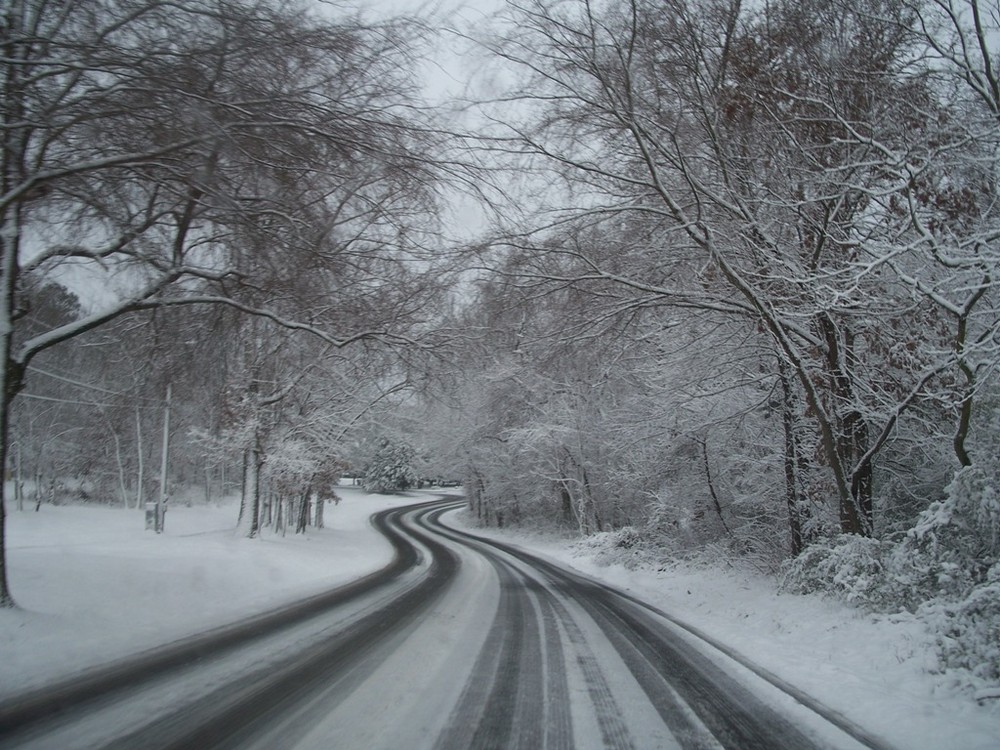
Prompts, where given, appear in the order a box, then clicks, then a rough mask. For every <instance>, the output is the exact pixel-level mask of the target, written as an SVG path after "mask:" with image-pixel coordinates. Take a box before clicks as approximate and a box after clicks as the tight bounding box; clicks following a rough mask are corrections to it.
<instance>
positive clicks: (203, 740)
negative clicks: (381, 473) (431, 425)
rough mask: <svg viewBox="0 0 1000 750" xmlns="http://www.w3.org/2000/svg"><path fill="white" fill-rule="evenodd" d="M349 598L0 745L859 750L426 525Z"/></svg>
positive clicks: (18, 718)
mask: <svg viewBox="0 0 1000 750" xmlns="http://www.w3.org/2000/svg"><path fill="white" fill-rule="evenodd" d="M459 504H460V500H457V499H456V498H443V499H440V500H437V501H435V502H432V503H425V504H422V505H418V506H409V507H405V508H397V509H394V510H391V511H387V512H383V513H381V514H378V515H377V516H376V517H375V519H374V523H375V524H376V526H377V528H379V530H380V531H382V533H383V534H385V535H386V536H387V538H388V539H389V540H390V542H391V543H392V544H393V546H394V548H395V551H396V554H395V557H394V559H393V561H392V563H390V564H389V565H388V566H386V568H384V569H382V570H380V571H378V572H376V573H374V574H372V575H370V576H368V577H366V578H365V579H362V580H360V581H358V582H355V583H354V584H351V585H350V586H346V587H341V588H338V589H335V590H333V591H330V592H327V593H325V594H322V595H319V596H315V597H312V598H310V599H308V600H305V601H303V602H300V603H298V604H296V605H293V606H291V607H285V608H283V609H281V610H275V611H272V612H269V613H266V614H264V615H261V616H259V617H256V618H253V619H252V620H249V621H245V622H242V623H239V624H236V625H233V626H231V627H228V628H221V629H219V630H217V631H213V632H212V633H208V634H205V635H203V636H199V637H198V638H194V639H188V640H186V641H183V642H179V643H177V644H174V645H172V646H170V647H168V648H166V649H161V650H159V651H158V652H157V653H155V654H147V655H143V656H141V657H139V658H136V659H132V660H129V661H127V662H122V663H119V664H116V665H113V666H111V667H108V668H106V669H103V670H98V671H95V672H93V673H90V674H87V675H85V676H82V677H80V678H77V679H75V680H72V681H68V682H66V683H64V684H61V685H55V686H52V687H51V688H50V689H48V690H44V691H36V692H34V693H32V694H29V695H25V696H22V698H20V699H18V700H15V701H9V702H7V703H5V704H2V705H0V746H2V747H4V748H59V749H60V750H71V749H72V748H120V749H121V750H126V749H129V748H144V749H146V748H148V749H150V750H152V749H154V748H199V749H201V748H204V749H208V748H275V747H282V748H299V749H300V750H303V749H306V748H316V749H317V750H319V749H321V748H322V749H324V750H327V749H329V748H340V749H343V750H355V749H357V750H375V749H377V748H393V749H395V748H412V749H414V750H416V749H418V748H426V749H427V750H465V749H466V748H483V749H485V748H497V749H500V748H525V749H527V748H531V749H532V750H535V749H537V748H553V749H562V748H565V749H567V750H568V749H569V748H580V749H581V750H584V749H586V748H622V749H624V748H637V749H638V750H646V749H647V748H650V749H652V748H664V749H667V748H682V749H683V750H689V749H694V748H699V749H700V748H727V749H728V748H733V749H736V748H739V749H740V750H743V749H744V748H745V749H748V750H753V749H754V748H761V749H763V748H767V749H768V750H782V749H786V748H787V749H788V750H791V749H792V748H794V749H795V750H799V749H803V750H808V749H809V748H845V749H846V748H869V749H870V750H887V746H886V745H885V744H883V743H880V742H879V740H878V739H877V738H874V737H871V736H869V735H867V734H865V733H864V732H863V731H861V730H860V729H858V728H857V727H854V726H853V725H851V724H850V723H849V722H847V721H846V720H843V719H841V718H840V717H838V716H837V715H836V714H834V713H833V712H830V711H826V710H825V709H823V707H822V706H819V705H818V704H815V703H814V702H812V701H811V699H809V698H808V696H802V695H799V694H795V693H794V691H790V690H789V689H788V686H785V685H783V684H782V683H780V681H777V680H776V679H768V675H766V674H761V673H760V670H754V669H753V665H748V664H746V663H742V662H740V661H739V660H738V659H734V658H732V657H733V656H734V655H733V654H730V653H726V651H725V648H724V647H723V648H719V647H718V646H720V645H721V644H711V643H708V642H706V640H705V639H703V638H700V637H699V634H698V633H697V632H694V631H691V630H690V629H685V628H684V627H683V626H682V625H679V624H678V623H677V622H676V621H672V620H671V618H670V617H669V616H667V615H666V614H665V613H662V612H659V611H657V610H654V609H652V608H650V607H648V606H646V605H644V604H643V603H642V602H639V601H636V600H634V599H632V598H630V597H629V596H627V595H625V594H622V593H620V592H617V591H615V590H614V589H611V588H609V587H606V586H603V585H600V584H598V583H595V582H594V581H592V580H590V579H587V578H585V577H582V576H579V575H576V574H573V573H571V572H569V571H567V570H565V569H563V568H561V567H559V566H556V565H553V564H551V563H549V562H546V561H544V560H540V559H538V558H536V557H534V556H532V555H529V554H527V553H525V552H523V551H520V550H517V549H515V548H511V547H508V546H505V545H502V544H498V543H496V542H490V541H487V540H484V539H479V538H477V537H474V536H471V535H468V534H465V533H463V532H461V531H458V530H456V529H454V528H450V527H448V526H447V525H446V523H443V522H442V519H441V517H442V515H443V514H446V513H447V512H449V511H451V510H454V509H455V508H456V507H458V505H459Z"/></svg>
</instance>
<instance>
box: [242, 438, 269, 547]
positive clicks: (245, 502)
mask: <svg viewBox="0 0 1000 750" xmlns="http://www.w3.org/2000/svg"><path fill="white" fill-rule="evenodd" d="M262 463H263V462H262V461H261V452H260V449H259V448H258V447H257V446H256V445H255V446H254V447H253V448H250V449H247V450H245V451H243V495H242V497H241V499H240V514H239V517H238V519H237V521H236V526H237V528H238V529H240V531H241V533H242V534H243V535H244V536H246V537H247V538H248V539H253V538H254V537H255V536H257V534H258V532H259V531H260V467H261V465H262Z"/></svg>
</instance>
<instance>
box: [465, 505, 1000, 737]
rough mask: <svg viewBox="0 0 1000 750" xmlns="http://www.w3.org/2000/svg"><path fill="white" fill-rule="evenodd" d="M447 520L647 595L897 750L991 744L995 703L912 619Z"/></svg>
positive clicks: (996, 733) (741, 577)
mask: <svg viewBox="0 0 1000 750" xmlns="http://www.w3.org/2000/svg"><path fill="white" fill-rule="evenodd" d="M445 520H446V522H447V523H448V524H449V525H451V526H454V527H456V528H461V529H464V530H466V531H469V532H471V533H473V534H478V535H480V536H485V537H490V538H495V539H498V540H500V541H504V542H506V543H508V544H513V545H515V546H517V547H521V548H522V549H525V550H528V551H531V552H533V553H535V554H538V555H539V556H541V557H543V558H546V559H550V560H554V561H556V562H560V563H562V564H563V565H565V566H567V567H571V568H574V569H576V570H578V571H580V572H582V573H585V574H586V575H589V576H591V577H592V578H595V579H597V580H600V581H603V582H605V583H609V584H611V585H613V586H615V587H617V588H619V589H622V590H624V591H627V592H629V593H631V594H632V595H633V596H635V597H637V598H639V599H642V600H644V601H647V602H649V603H650V604H652V605H653V606H655V607H657V608H659V609H661V610H663V611H664V612H666V613H668V614H669V615H671V616H672V617H675V618H676V619H678V620H680V621H682V622H684V623H686V624H688V625H690V626H692V627H693V628H696V629H698V630H699V631H701V632H704V633H705V634H707V635H708V636H710V637H711V638H714V639H716V640H718V641H721V642H722V643H725V644H727V645H728V646H730V647H732V648H733V649H734V650H736V651H737V652H739V653H740V654H742V655H743V656H745V657H746V658H748V659H749V660H750V661H752V662H754V663H755V664H757V665H758V666H760V667H762V668H763V669H765V670H767V671H768V672H771V673H772V674H775V675H777V676H778V677H780V678H781V679H783V680H785V681H787V682H789V683H791V684H792V685H794V686H796V687H798V688H800V689H802V690H804V691H805V692H806V693H808V694H809V695H812V696H814V697H815V698H817V699H819V700H820V701H822V702H823V703H824V704H825V705H827V706H828V707H830V708H833V709H834V710H836V711H838V712H839V713H841V714H843V715H844V716H847V717H849V718H850V719H851V720H853V721H854V722H855V723H857V724H859V725H861V726H862V727H864V728H866V729H868V730H869V731H870V732H872V733H873V734H875V735H876V736H879V737H881V738H882V739H884V740H886V741H887V742H889V743H891V744H892V745H894V746H896V747H898V748H900V750H998V748H1000V700H995V701H992V703H990V704H988V705H983V706H980V705H978V704H976V702H975V701H973V700H972V699H971V697H970V696H969V695H968V694H965V693H962V692H961V691H960V690H959V689H957V687H956V685H955V681H954V680H949V679H948V678H946V677H944V676H942V675H936V674H933V673H932V670H933V668H934V667H935V665H936V661H937V660H936V658H935V655H934V647H933V644H932V643H931V641H930V638H929V636H928V634H927V633H926V632H925V630H924V629H923V626H922V625H920V624H919V623H917V622H915V621H914V620H912V619H907V618H895V619H888V618H875V617H872V616H868V615H865V614H863V613H861V612H859V611H858V610H855V609H852V608H850V607H847V606H845V605H843V604H841V603H839V602H835V601H831V600H829V599H827V598H824V597H821V596H818V595H810V596H798V595H792V594H781V593H779V592H778V591H777V590H776V582H775V580H774V579H773V578H769V577H767V576H764V575H760V574H756V573H755V572H753V571H750V570H745V569H744V570H740V569H734V568H731V567H725V568H723V567H718V568H714V569H706V568H698V567H693V566H676V567H672V568H671V569H669V570H665V571H656V570H652V569H645V570H643V569H628V568H626V567H625V566H624V565H620V564H614V565H607V564H601V563H599V562H598V561H597V558H598V555H597V554H595V551H594V548H593V547H588V545H586V544H581V543H579V542H573V541H571V540H560V539H558V538H555V537H553V536H546V535H541V534H531V533H526V532H523V531H510V530H504V531H503V532H500V531H497V530H496V529H489V530H486V529H479V528H475V527H473V526H471V525H470V523H469V519H467V518H465V517H464V514H451V515H449V516H446V517H445Z"/></svg>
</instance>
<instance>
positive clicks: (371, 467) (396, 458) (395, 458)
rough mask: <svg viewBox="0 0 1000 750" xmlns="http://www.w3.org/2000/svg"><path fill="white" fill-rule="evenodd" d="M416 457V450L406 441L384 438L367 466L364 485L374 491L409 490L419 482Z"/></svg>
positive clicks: (367, 490)
mask: <svg viewBox="0 0 1000 750" xmlns="http://www.w3.org/2000/svg"><path fill="white" fill-rule="evenodd" d="M415 458H416V453H415V451H414V450H413V448H411V447H410V446H409V445H407V444H406V443H403V442H401V441H396V440H390V439H389V438H382V439H381V440H379V442H378V445H377V447H376V448H375V451H374V453H373V454H372V456H371V459H370V460H369V461H368V465H367V466H365V470H364V478H363V480H362V486H363V487H364V488H365V491H366V492H372V493H393V492H402V491H404V490H408V489H409V488H410V487H413V486H414V485H416V483H417V472H416V470H415V469H414V467H413V464H414V459H415Z"/></svg>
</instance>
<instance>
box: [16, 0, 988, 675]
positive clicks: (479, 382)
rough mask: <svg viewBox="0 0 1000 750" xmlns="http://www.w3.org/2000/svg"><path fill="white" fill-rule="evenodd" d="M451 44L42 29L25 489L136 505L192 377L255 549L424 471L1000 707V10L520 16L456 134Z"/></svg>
mask: <svg viewBox="0 0 1000 750" xmlns="http://www.w3.org/2000/svg"><path fill="white" fill-rule="evenodd" d="M443 33H444V32H441V31H435V29H434V28H433V25H432V24H430V23H428V22H422V21H418V20H416V19H408V20H407V19H403V20H392V21H383V22H372V21H370V20H367V19H365V18H363V17H361V16H356V17H351V16H347V15H341V16H340V17H336V18H333V17H329V16H327V15H323V14H321V13H319V12H318V10H317V9H316V8H313V7H312V5H311V4H308V3H302V4H301V5H300V4H296V3H280V2H249V1H243V0H181V1H180V2H172V3H165V2H156V1H155V0H107V2H103V3H76V2H71V1H65V0H13V2H11V3H9V4H8V7H7V10H6V11H5V14H4V18H3V50H4V53H3V56H4V61H3V66H2V69H3V90H4V98H3V130H2V138H3V146H4V148H3V159H4V164H3V176H2V179H3V186H2V195H3V197H2V199H0V223H2V226H0V241H2V243H3V259H4V260H3V276H2V295H3V297H2V299H3V303H4V304H3V305H0V309H2V311H3V312H2V313H0V314H2V316H3V318H2V319H0V332H3V334H4V338H3V341H4V348H3V352H4V356H3V362H4V367H3V378H4V380H3V383H4V387H3V389H2V392H3V394H4V399H3V412H2V418H0V432H2V434H3V436H4V438H5V439H4V440H3V446H4V460H5V465H6V467H7V474H8V477H11V478H16V479H17V481H15V482H13V483H11V484H10V485H9V486H11V487H15V488H16V487H18V486H20V483H21V482H22V481H24V480H25V479H28V480H30V481H31V483H32V486H33V487H34V488H36V490H38V489H40V488H42V487H49V488H51V490H50V492H51V495H52V497H55V495H56V492H55V487H56V485H57V484H60V485H62V486H63V487H64V488H65V489H64V492H65V493H68V494H74V495H76V497H75V498H74V499H75V500H86V501H88V502H106V503H110V502H114V503H118V504H121V505H125V506H129V507H138V506H139V505H141V503H142V501H143V499H144V498H148V497H149V496H150V494H151V493H152V492H155V489H153V487H152V485H155V483H156V482H157V481H158V477H157V475H156V471H155V469H154V468H152V467H153V466H154V465H155V463H156V459H155V458H154V456H156V455H157V453H156V452H157V451H158V450H159V448H160V440H159V437H158V432H157V430H158V429H159V426H160V424H161V421H160V420H161V412H162V409H163V394H164V392H165V390H166V388H167V385H168V384H171V385H172V394H173V399H172V401H173V404H172V407H173V409H174V414H175V416H174V419H173V421H172V434H173V435H174V436H176V437H175V440H176V442H175V444H174V446H173V447H172V462H171V467H172V468H171V475H170V482H171V483H172V485H173V486H174V487H176V488H184V491H186V492H191V491H192V490H191V488H194V487H197V488H198V493H199V494H200V495H203V496H205V497H212V496H217V495H219V494H222V493H224V492H226V491H227V490H228V489H235V488H239V489H240V490H241V492H242V497H243V507H242V509H241V514H240V517H241V522H240V523H241V529H242V531H243V533H245V534H247V535H251V536H252V535H255V534H257V533H258V532H259V526H260V523H261V519H262V511H261V497H262V492H263V494H264V496H265V497H270V496H272V495H273V496H274V497H285V498H288V497H298V498H309V497H311V496H312V495H313V493H316V492H320V493H322V492H323V491H324V489H323V488H328V487H329V485H330V483H331V481H332V480H333V479H335V478H336V477H337V476H338V475H339V474H340V473H341V472H344V471H351V472H355V473H360V472H363V471H364V469H365V466H366V465H367V463H368V462H370V461H371V460H372V459H373V457H374V456H376V454H377V453H378V452H379V451H382V455H387V454H389V453H391V454H392V455H395V456H406V457H409V456H412V459H410V458H406V459H405V460H404V459H399V461H397V462H396V465H395V466H394V468H393V471H391V472H382V476H383V478H385V477H391V481H392V482H396V481H397V480H398V479H399V478H400V477H403V478H404V479H405V481H404V482H403V483H404V484H406V483H409V482H410V481H412V480H414V479H416V478H417V477H418V476H442V477H461V478H462V479H463V480H464V482H465V488H466V492H467V495H468V497H469V501H470V507H471V509H472V510H473V512H474V513H475V514H476V515H477V516H478V517H479V518H480V519H481V520H482V522H483V523H487V524H495V525H501V526H502V525H508V524H525V523H531V524H532V525H536V526H537V525H539V524H541V525H547V526H551V527H563V528H569V529H574V530H577V531H578V532H579V533H581V534H593V533H597V532H610V533H611V535H612V536H611V539H612V543H613V544H616V545H618V546H620V547H621V548H629V549H632V548H641V549H644V550H648V551H650V554H654V555H656V554H658V555H662V556H664V557H670V556H699V555H702V556H706V557H718V556H722V557H724V558H732V559H735V558H739V559H742V560H749V561H751V562H752V563H753V564H755V565H757V566H758V567H759V568H761V569H762V570H766V571H770V572H773V573H778V572H779V571H780V572H781V574H782V575H783V576H784V577H785V585H786V586H787V587H788V589H789V590H795V591H813V590H824V591H830V592H833V593H836V594H838V595H840V596H843V597H845V598H847V599H849V600H852V601H854V602H856V603H858V604H861V605H863V606H867V607H871V608H876V609H882V610H886V611H893V610H899V609H908V610H910V611H914V612H922V613H923V614H924V615H925V616H926V617H928V618H929V620H932V621H933V622H935V623H936V627H938V628H939V629H940V631H941V632H942V634H945V633H955V632H958V633H962V634H963V635H962V637H961V638H960V639H959V640H960V641H961V645H960V646H955V645H954V643H955V642H956V641H955V639H954V638H952V639H951V641H949V640H948V638H945V637H944V636H942V644H943V646H942V648H943V651H944V652H945V655H946V657H947V658H948V659H950V662H949V663H950V664H952V665H953V666H960V667H964V668H967V669H969V670H971V672H972V673H974V674H975V675H976V676H977V679H982V680H986V681H994V682H995V681H997V680H1000V653H998V647H997V646H996V644H997V643H998V642H1000V638H997V637H995V636H996V632H997V631H996V628H997V627H998V623H1000V568H998V566H997V556H998V553H1000V499H998V495H997V489H996V488H997V487H998V484H1000V460H998V458H997V457H998V455H1000V452H998V448H1000V422H998V417H1000V413H998V410H997V403H998V396H1000V390H998V384H997V381H996V377H995V373H996V366H997V363H998V361H1000V351H998V343H1000V340H998V333H1000V296H998V290H997V286H996V284H995V283H994V280H995V279H996V277H997V268H996V266H997V261H998V256H997V242H998V229H1000V221H998V219H1000V211H998V206H997V198H998V188H997V175H998V166H1000V151H998V147H1000V71H998V69H997V63H996V54H997V49H996V44H997V40H998V39H1000V9H998V6H997V4H996V3H995V2H994V3H985V2H979V1H978V0H805V1H804V2H799V1H795V2H792V1H791V0H788V1H786V2H769V3H742V2H740V1H739V0H690V1H687V0H655V1H654V0H616V1H613V2H606V3H592V2H587V1H586V0H557V1H555V2H549V0H537V1H530V2H511V3H508V4H507V6H506V8H505V10H503V11H502V12H501V14H500V15H499V17H497V18H496V19H494V22H493V23H492V24H491V25H490V26H489V28H488V29H484V28H483V25H482V24H480V25H479V26H478V28H476V29H475V30H474V31H470V30H468V29H466V30H460V32H458V36H459V37H460V38H461V40H463V42H464V43H466V44H467V45H468V55H469V56H470V59H474V60H475V63H474V65H475V67H476V68H477V69H478V70H479V71H480V73H481V74H480V76H479V77H477V78H474V79H473V82H472V84H471V85H470V94H469V96H468V99H467V100H464V101H462V102H457V103H452V104H453V105H455V106H452V107H451V108H445V107H441V108H435V107H431V106H429V105H428V104H427V103H426V102H424V101H423V100H422V98H421V85H422V84H421V81H419V80H417V79H416V78H415V74H416V72H417V71H418V70H419V69H420V68H419V66H418V64H417V61H418V60H420V59H421V56H422V55H426V54H429V52H430V51H431V50H433V48H434V45H435V44H439V43H440V40H441V38H442V37H441V36H440V35H441V34H443ZM449 33H451V34H455V33H456V32H455V31H454V30H452V31H451V32H449ZM470 65H471V64H470ZM459 110H461V111H462V112H463V113H464V114H463V115H462V117H461V118H459V117H458V116H457V115H456V114H455V113H456V112H457V111H459ZM459 194H464V195H465V196H470V195H471V196H473V197H475V198H476V199H479V200H483V201H488V203H489V205H488V206H487V207H486V208H485V209H484V210H485V211H488V212H492V215H493V216H495V217H496V219H495V221H494V223H493V225H492V226H490V227H488V228H484V229H483V231H482V232H480V233H479V235H478V236H477V237H475V238H474V239H473V240H468V239H461V240H456V239H454V237H455V235H456V233H455V232H454V231H453V229H454V228H453V227H449V226H448V220H446V217H447V216H450V215H452V214H450V213H449V209H448V205H449V203H450V202H451V201H453V200H454V199H455V197H456V196H457V195H459ZM465 200H468V197H466V198H465ZM394 460H395V459H394ZM408 462H409V463H410V464H412V466H410V467H409V468H408V469H407V468H406V467H405V466H404V465H405V464H407V463H408ZM383 468H384V466H383ZM396 469H399V471H396ZM386 481H389V480H388V479H387V480H386ZM262 488H263V489H262ZM269 493H270V494H269ZM4 499H5V503H6V507H7V510H8V511H10V510H11V509H12V508H18V509H20V508H21V507H22V506H21V503H22V501H21V500H19V499H17V498H16V497H5V498H4ZM305 505H307V503H306V502H303V503H302V505H301V506H300V508H301V507H304V506H305ZM268 507H271V508H272V509H273V507H274V506H268ZM277 507H281V503H280V502H279V504H278V506H277ZM270 520H271V522H272V523H273V522H274V519H273V517H270ZM2 580H3V587H2V588H0V599H2V600H3V601H4V602H5V603H6V604H11V603H12V602H13V599H12V598H11V596H10V593H9V590H8V589H7V587H6V582H5V581H6V577H5V575H4V576H2ZM949 649H950V650H949Z"/></svg>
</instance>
